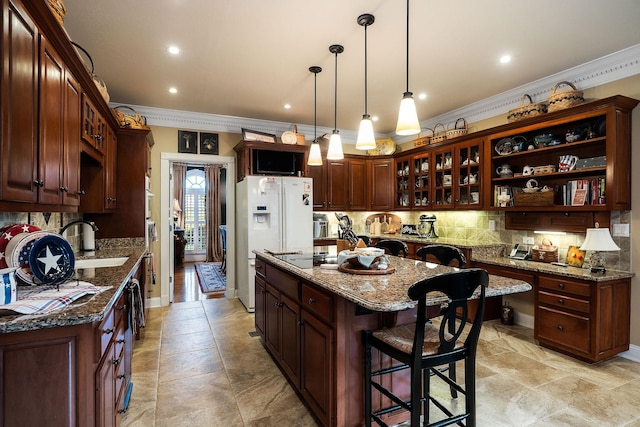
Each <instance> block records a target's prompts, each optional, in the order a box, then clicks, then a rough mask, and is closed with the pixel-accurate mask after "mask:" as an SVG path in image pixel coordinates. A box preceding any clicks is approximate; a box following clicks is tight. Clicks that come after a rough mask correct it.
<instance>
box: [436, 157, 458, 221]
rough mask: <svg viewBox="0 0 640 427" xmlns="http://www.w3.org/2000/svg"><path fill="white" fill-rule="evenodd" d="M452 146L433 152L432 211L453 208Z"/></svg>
mask: <svg viewBox="0 0 640 427" xmlns="http://www.w3.org/2000/svg"><path fill="white" fill-rule="evenodd" d="M453 147H454V146H453V145H449V146H447V147H443V148H440V149H437V150H435V151H434V152H433V154H432V155H433V164H434V166H433V174H432V176H433V200H432V202H431V207H432V208H433V209H450V208H452V207H453V202H454V197H453V189H454V187H453V184H454V182H455V180H454V168H453V163H454V162H453V159H454V154H455V153H454V148H453Z"/></svg>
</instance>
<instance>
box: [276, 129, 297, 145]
mask: <svg viewBox="0 0 640 427" xmlns="http://www.w3.org/2000/svg"><path fill="white" fill-rule="evenodd" d="M280 139H282V143H283V144H289V145H294V144H296V142H298V138H297V137H296V134H295V133H293V132H290V131H286V132H285V133H283V134H282V136H281V137H280Z"/></svg>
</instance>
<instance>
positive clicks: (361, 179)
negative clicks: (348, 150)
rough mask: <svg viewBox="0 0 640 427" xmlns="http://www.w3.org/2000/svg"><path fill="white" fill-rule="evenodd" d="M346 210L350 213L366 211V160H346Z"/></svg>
mask: <svg viewBox="0 0 640 427" xmlns="http://www.w3.org/2000/svg"><path fill="white" fill-rule="evenodd" d="M348 162H349V163H348V165H349V166H348V179H347V185H348V192H347V196H348V197H347V199H348V201H347V205H348V206H347V208H348V209H349V210H351V211H363V210H367V209H368V203H367V200H368V191H367V189H368V188H369V186H368V185H367V184H368V178H369V177H368V174H367V173H368V162H367V160H366V159H349V160H348Z"/></svg>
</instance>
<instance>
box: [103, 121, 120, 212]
mask: <svg viewBox="0 0 640 427" xmlns="http://www.w3.org/2000/svg"><path fill="white" fill-rule="evenodd" d="M105 132H106V145H107V146H106V149H107V151H106V155H105V168H104V174H105V195H106V198H105V206H104V207H105V209H106V210H113V209H115V208H116V205H117V194H116V166H117V160H118V146H117V142H118V141H117V140H116V134H115V132H114V131H113V129H111V128H110V127H107V128H106V130H105Z"/></svg>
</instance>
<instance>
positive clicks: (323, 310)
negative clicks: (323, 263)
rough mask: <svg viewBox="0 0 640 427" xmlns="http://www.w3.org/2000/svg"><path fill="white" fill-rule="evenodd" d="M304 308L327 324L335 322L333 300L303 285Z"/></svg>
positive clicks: (329, 296)
mask: <svg viewBox="0 0 640 427" xmlns="http://www.w3.org/2000/svg"><path fill="white" fill-rule="evenodd" d="M302 307H303V308H304V309H305V310H308V311H311V312H313V313H315V314H316V315H318V316H319V317H320V318H322V319H323V320H324V321H326V322H329V323H331V322H333V298H332V297H331V295H327V294H325V293H324V292H321V291H319V290H317V289H315V288H313V287H311V286H309V285H307V284H304V283H303V284H302Z"/></svg>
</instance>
